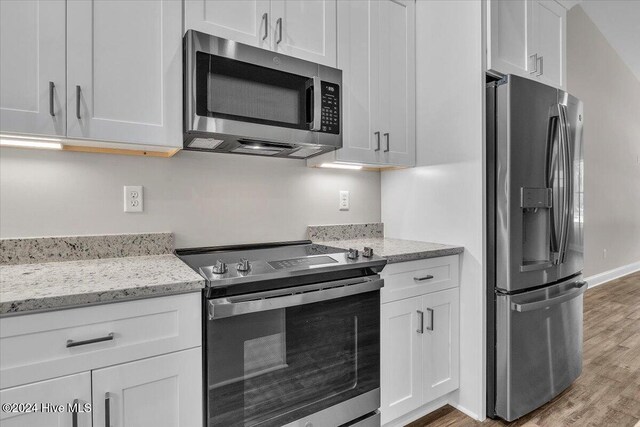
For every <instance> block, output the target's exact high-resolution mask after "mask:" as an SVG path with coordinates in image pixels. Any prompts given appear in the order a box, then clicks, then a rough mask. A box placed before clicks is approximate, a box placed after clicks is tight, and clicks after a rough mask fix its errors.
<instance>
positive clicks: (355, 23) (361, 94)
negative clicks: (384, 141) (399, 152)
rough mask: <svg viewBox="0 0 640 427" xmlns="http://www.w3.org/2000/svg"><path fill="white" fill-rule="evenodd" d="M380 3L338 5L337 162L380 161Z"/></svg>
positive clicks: (372, 0)
mask: <svg viewBox="0 0 640 427" xmlns="http://www.w3.org/2000/svg"><path fill="white" fill-rule="evenodd" d="M379 15H380V2H379V1H376V0H367V1H360V0H354V1H340V2H338V68H340V69H341V70H342V105H343V108H342V135H343V136H342V144H343V145H342V148H341V149H340V150H338V151H337V152H336V157H337V159H338V160H341V161H346V162H358V163H368V164H376V163H380V162H381V157H382V150H381V149H380V145H379V144H381V138H382V129H381V128H380V127H379V124H380V118H379V116H378V115H379V107H380V98H379V90H378V87H379V74H378V71H379V68H378V63H379V56H380V39H379V28H378V17H379Z"/></svg>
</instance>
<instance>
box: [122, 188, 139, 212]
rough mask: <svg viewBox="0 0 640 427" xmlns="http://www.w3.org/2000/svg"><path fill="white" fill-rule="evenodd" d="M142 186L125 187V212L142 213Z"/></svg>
mask: <svg viewBox="0 0 640 427" xmlns="http://www.w3.org/2000/svg"><path fill="white" fill-rule="evenodd" d="M142 189H143V187H142V185H125V186H124V211H125V212H142V211H143V210H144V206H143V205H142V199H143V197H142V196H143V192H142Z"/></svg>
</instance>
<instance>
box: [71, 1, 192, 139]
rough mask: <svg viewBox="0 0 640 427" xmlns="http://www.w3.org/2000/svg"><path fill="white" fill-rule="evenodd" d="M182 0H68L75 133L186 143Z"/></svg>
mask: <svg viewBox="0 0 640 427" xmlns="http://www.w3.org/2000/svg"><path fill="white" fill-rule="evenodd" d="M181 8H182V4H181V2H177V1H161V0H137V1H126V2H123V1H113V0H77V1H70V2H68V3H67V111H68V113H69V114H68V116H67V117H68V119H67V135H68V136H69V137H72V138H83V139H84V138H86V139H96V140H106V141H116V142H135V143H138V144H148V145H164V146H175V147H181V146H182V37H181V36H182V12H181Z"/></svg>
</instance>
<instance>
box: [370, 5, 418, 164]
mask: <svg viewBox="0 0 640 427" xmlns="http://www.w3.org/2000/svg"><path fill="white" fill-rule="evenodd" d="M379 22H380V24H379V28H380V42H381V49H380V52H381V55H380V57H379V61H380V95H379V97H380V118H381V124H382V155H383V157H382V159H383V160H382V162H383V163H384V164H387V165H393V166H413V165H414V164H415V128H416V127H415V114H416V91H415V80H416V63H415V50H416V48H415V1H413V0H405V1H400V0H394V1H383V2H380V21H379Z"/></svg>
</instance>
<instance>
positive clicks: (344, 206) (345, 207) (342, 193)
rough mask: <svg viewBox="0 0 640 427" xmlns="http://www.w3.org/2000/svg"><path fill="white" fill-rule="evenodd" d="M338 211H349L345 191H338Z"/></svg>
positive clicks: (347, 196)
mask: <svg viewBox="0 0 640 427" xmlns="http://www.w3.org/2000/svg"><path fill="white" fill-rule="evenodd" d="M339 206H340V210H341V211H348V210H349V192H348V191H345V190H341V191H340V205H339Z"/></svg>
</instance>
